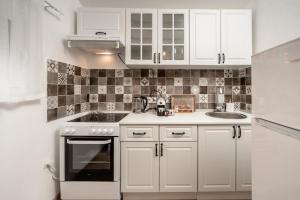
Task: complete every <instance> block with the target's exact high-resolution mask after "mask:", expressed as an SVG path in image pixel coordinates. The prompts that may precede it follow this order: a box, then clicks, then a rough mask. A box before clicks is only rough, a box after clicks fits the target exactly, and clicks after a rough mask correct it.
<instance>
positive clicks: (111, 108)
mask: <svg viewBox="0 0 300 200" xmlns="http://www.w3.org/2000/svg"><path fill="white" fill-rule="evenodd" d="M106 110H107V111H114V110H116V105H115V103H107V104H106Z"/></svg>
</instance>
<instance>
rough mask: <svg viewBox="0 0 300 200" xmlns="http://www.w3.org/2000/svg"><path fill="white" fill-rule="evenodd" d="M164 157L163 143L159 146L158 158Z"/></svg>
mask: <svg viewBox="0 0 300 200" xmlns="http://www.w3.org/2000/svg"><path fill="white" fill-rule="evenodd" d="M163 155H164V152H163V143H161V144H160V156H161V157H162V156H163Z"/></svg>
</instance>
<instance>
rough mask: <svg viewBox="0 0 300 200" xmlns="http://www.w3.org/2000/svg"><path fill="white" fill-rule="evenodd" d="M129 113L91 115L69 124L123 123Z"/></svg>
mask: <svg viewBox="0 0 300 200" xmlns="http://www.w3.org/2000/svg"><path fill="white" fill-rule="evenodd" d="M126 115H128V113H89V114H87V115H84V116H82V117H79V118H76V119H73V120H71V121H69V122H105V123H109V122H112V123H115V122H119V121H121V119H123V118H124V117H126Z"/></svg>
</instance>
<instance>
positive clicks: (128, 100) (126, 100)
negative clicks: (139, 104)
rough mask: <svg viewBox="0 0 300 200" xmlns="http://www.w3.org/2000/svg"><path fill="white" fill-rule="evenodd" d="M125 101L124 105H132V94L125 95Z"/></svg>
mask: <svg viewBox="0 0 300 200" xmlns="http://www.w3.org/2000/svg"><path fill="white" fill-rule="evenodd" d="M123 101H124V103H132V94H124V96H123Z"/></svg>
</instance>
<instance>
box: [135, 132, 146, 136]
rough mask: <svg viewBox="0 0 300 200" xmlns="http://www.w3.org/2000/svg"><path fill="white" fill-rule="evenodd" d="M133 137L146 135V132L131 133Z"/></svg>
mask: <svg viewBox="0 0 300 200" xmlns="http://www.w3.org/2000/svg"><path fill="white" fill-rule="evenodd" d="M132 134H133V135H146V132H141V133H137V132H133V133H132Z"/></svg>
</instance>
